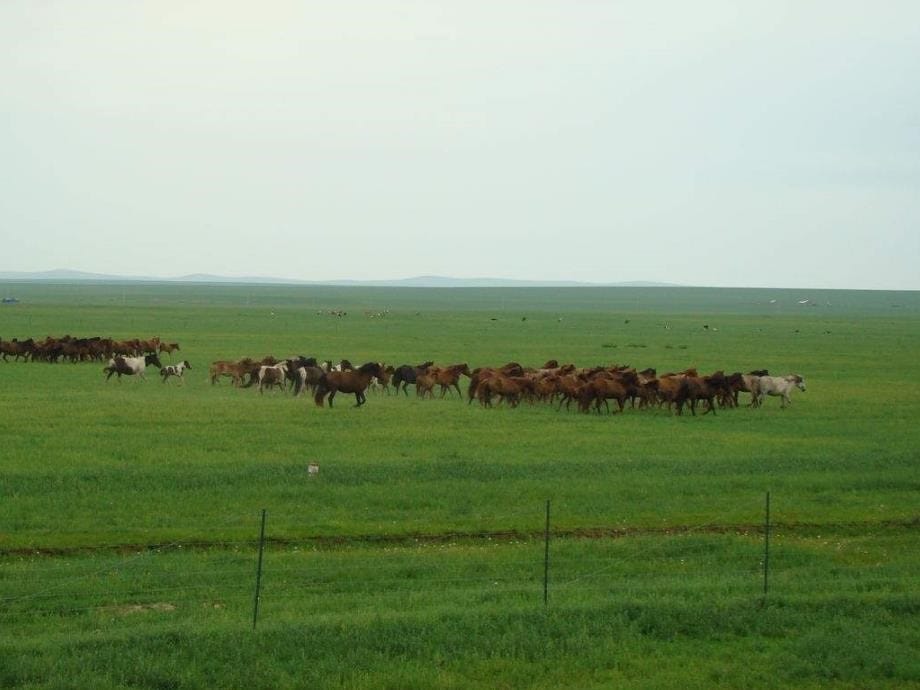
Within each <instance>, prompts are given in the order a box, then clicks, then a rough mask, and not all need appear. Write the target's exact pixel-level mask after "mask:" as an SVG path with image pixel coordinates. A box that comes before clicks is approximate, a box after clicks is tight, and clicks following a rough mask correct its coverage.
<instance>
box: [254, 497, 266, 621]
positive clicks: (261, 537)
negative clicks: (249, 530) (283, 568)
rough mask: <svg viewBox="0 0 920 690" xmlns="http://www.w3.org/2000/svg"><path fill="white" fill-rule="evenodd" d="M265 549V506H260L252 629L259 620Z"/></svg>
mask: <svg viewBox="0 0 920 690" xmlns="http://www.w3.org/2000/svg"><path fill="white" fill-rule="evenodd" d="M264 550H265V508H262V529H261V530H260V532H259V565H258V567H257V568H256V598H255V601H254V602H253V607H252V629H253V630H255V629H256V621H258V620H259V594H260V590H261V588H262V553H263V551H264Z"/></svg>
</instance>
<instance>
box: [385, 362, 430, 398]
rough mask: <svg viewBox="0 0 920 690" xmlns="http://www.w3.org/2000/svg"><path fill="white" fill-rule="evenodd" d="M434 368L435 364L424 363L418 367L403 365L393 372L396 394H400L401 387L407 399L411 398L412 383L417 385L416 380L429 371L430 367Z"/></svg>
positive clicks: (392, 380)
mask: <svg viewBox="0 0 920 690" xmlns="http://www.w3.org/2000/svg"><path fill="white" fill-rule="evenodd" d="M432 366H434V362H424V363H423V364H419V365H418V366H417V367H413V366H410V365H408V364H403V365H402V366H399V367H396V371H394V372H393V377H392V379H391V382H392V383H393V385H394V386H395V387H396V394H397V395H398V394H399V389H400V386H402V392H403V393H405V394H406V397H408V396H409V391H408V390H407V389H408V388H409V384H410V383H413V384H414V383H415V379H416V378H418V375H419V374H424V373H425V372H426V371H428V369H429V367H432Z"/></svg>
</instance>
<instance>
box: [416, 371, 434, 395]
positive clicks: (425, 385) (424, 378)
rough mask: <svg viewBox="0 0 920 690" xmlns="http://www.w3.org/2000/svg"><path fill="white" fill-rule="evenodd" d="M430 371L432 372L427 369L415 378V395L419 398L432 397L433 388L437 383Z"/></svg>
mask: <svg viewBox="0 0 920 690" xmlns="http://www.w3.org/2000/svg"><path fill="white" fill-rule="evenodd" d="M432 371H434V370H433V369H429V370H428V371H426V372H424V373H422V374H419V375H418V376H416V377H415V394H416V395H417V396H418V397H420V398H426V397H427V398H433V397H434V386H435V384H436V383H437V379H436V378H435V376H434V374H433V373H432Z"/></svg>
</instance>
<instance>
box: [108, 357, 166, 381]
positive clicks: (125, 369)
mask: <svg viewBox="0 0 920 690" xmlns="http://www.w3.org/2000/svg"><path fill="white" fill-rule="evenodd" d="M151 364H152V365H153V366H155V367H156V368H157V369H162V368H163V365H162V364H161V363H160V358H159V357H157V356H156V354H149V355H144V356H142V357H123V356H121V355H118V356H117V357H113V358H112V359H110V360H109V363H108V364H107V365H106V366H105V367H104V368H103V369H102V372H103V373H104V374H106V377H105V380H106V381H108V380H109V379H110V378H112V374H118V380H119V381H121V375H122V374H124V375H125V376H137V377H138V378H139V379H141V380H142V381H146V380H147V378H146V377H145V376H144V371H146V369H147V367H148V366H149V365H151Z"/></svg>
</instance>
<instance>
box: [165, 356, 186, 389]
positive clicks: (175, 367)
mask: <svg viewBox="0 0 920 690" xmlns="http://www.w3.org/2000/svg"><path fill="white" fill-rule="evenodd" d="M191 368H192V365H191V364H189V363H188V360H187V359H186V360H183V361H181V362H179V363H178V364H169V365H167V366H165V367H163V368H162V369H160V376H162V377H163V383H166V379H168V378H169V377H170V376H175V377H176V378H178V379H179V381H180V382H181V381H182V380H183V378H182V377H183V376H184V374H185V370H186V369H191Z"/></svg>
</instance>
